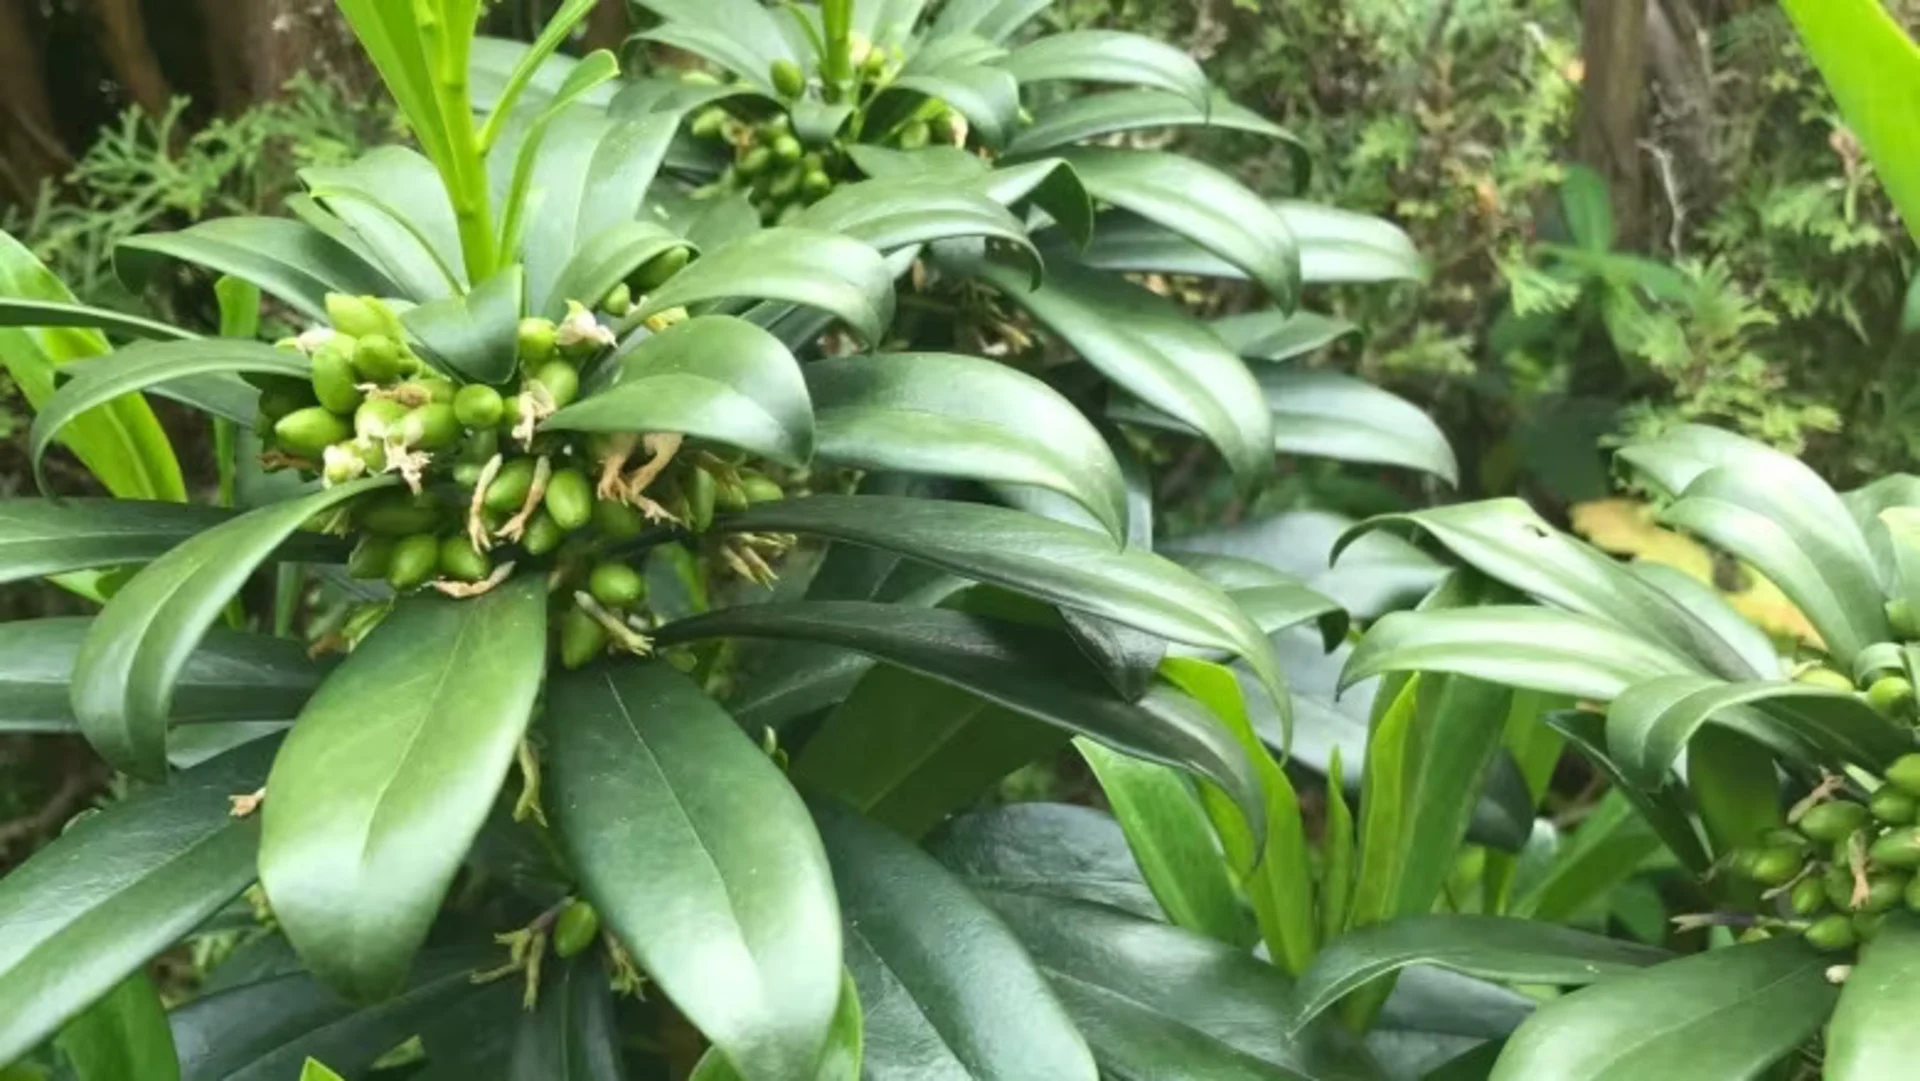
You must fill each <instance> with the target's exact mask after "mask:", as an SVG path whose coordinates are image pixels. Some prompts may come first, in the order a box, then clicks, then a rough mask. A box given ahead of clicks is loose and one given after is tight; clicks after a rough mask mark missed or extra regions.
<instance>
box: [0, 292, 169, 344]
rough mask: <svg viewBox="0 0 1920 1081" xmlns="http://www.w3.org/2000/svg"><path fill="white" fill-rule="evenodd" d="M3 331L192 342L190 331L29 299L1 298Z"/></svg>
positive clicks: (99, 310)
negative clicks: (71, 331)
mask: <svg viewBox="0 0 1920 1081" xmlns="http://www.w3.org/2000/svg"><path fill="white" fill-rule="evenodd" d="M0 327H77V328H84V329H87V330H103V331H111V332H112V333H114V334H116V335H120V336H122V337H127V338H133V339H136V340H150V341H162V342H164V341H192V340H194V339H196V338H198V337H199V336H200V335H198V334H195V333H194V332H193V331H191V330H185V329H182V328H180V327H176V326H173V325H172V324H170V323H162V322H158V321H156V320H153V319H143V318H141V317H140V316H137V315H128V314H127V313H125V312H117V311H114V310H112V309H111V308H95V307H92V306H90V305H86V304H76V303H72V302H70V301H65V300H47V299H41V298H38V297H30V296H25V297H22V296H0Z"/></svg>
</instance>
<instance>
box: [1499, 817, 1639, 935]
mask: <svg viewBox="0 0 1920 1081" xmlns="http://www.w3.org/2000/svg"><path fill="white" fill-rule="evenodd" d="M1659 850H1660V837H1659V835H1658V834H1657V833H1655V832H1654V831H1653V829H1652V827H1650V826H1649V825H1647V823H1646V821H1645V820H1644V819H1642V818H1641V817H1640V816H1639V815H1638V813H1637V812H1636V811H1635V810H1634V808H1633V805H1632V803H1630V802H1629V801H1628V800H1627V798H1626V797H1625V796H1624V795H1622V794H1621V793H1620V792H1618V791H1613V792H1609V793H1608V794H1607V795H1605V796H1603V797H1601V799H1600V802H1599V804H1598V805H1596V807H1595V809H1594V811H1593V813H1591V814H1589V815H1588V816H1587V817H1586V818H1584V819H1582V820H1581V822H1580V826H1579V828H1578V829H1577V830H1575V831H1574V833H1573V836H1572V837H1571V838H1569V839H1563V840H1562V841H1561V842H1560V845H1559V848H1558V849H1557V850H1556V851H1555V852H1554V853H1553V856H1552V863H1551V864H1549V865H1548V866H1547V867H1546V868H1545V869H1544V870H1543V871H1542V872H1541V874H1540V876H1539V877H1538V878H1536V879H1533V880H1531V881H1523V882H1520V883H1518V885H1520V887H1521V892H1520V893H1519V895H1518V896H1517V897H1516V898H1515V899H1514V901H1513V904H1512V906H1511V914H1512V915H1515V916H1519V917H1523V918H1530V919H1537V920H1548V921H1552V922H1556V923H1557V922H1565V921H1568V920H1571V919H1573V918H1574V917H1576V916H1579V915H1582V914H1583V913H1584V912H1585V911H1586V910H1589V909H1591V908H1593V907H1594V906H1596V905H1598V904H1600V903H1603V902H1604V900H1605V898H1606V897H1607V895H1608V894H1609V893H1611V892H1612V890H1613V888H1614V887H1616V886H1618V885H1620V884H1621V883H1622V882H1625V881H1627V879H1629V878H1631V877H1632V876H1633V875H1634V873H1635V872H1637V871H1638V870H1639V869H1640V866H1641V865H1642V864H1644V863H1645V862H1646V861H1647V858H1648V857H1650V856H1652V855H1653V854H1654V853H1655V852H1658V851H1659Z"/></svg>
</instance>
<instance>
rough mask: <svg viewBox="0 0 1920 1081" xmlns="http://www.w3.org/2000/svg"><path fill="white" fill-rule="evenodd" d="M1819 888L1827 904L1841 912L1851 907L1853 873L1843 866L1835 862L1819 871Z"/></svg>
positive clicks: (1849, 909)
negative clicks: (1825, 896)
mask: <svg viewBox="0 0 1920 1081" xmlns="http://www.w3.org/2000/svg"><path fill="white" fill-rule="evenodd" d="M1820 888H1821V890H1822V892H1824V893H1825V894H1826V895H1827V903H1828V904H1830V905H1832V906H1833V907H1835V908H1837V909H1840V910H1841V911H1842V912H1847V911H1851V910H1852V909H1853V875H1852V873H1851V872H1849V871H1848V870H1847V868H1846V867H1845V866H1843V865H1840V864H1835V865H1833V866H1831V867H1828V868H1827V869H1826V870H1825V871H1823V872H1821V875H1820Z"/></svg>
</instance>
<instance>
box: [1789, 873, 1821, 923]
mask: <svg viewBox="0 0 1920 1081" xmlns="http://www.w3.org/2000/svg"><path fill="white" fill-rule="evenodd" d="M1826 906H1827V888H1826V886H1825V884H1824V883H1822V882H1821V881H1820V879H1818V878H1803V879H1801V880H1800V881H1798V882H1796V883H1794V885H1793V892H1792V893H1790V894H1788V895H1787V907H1788V908H1790V909H1791V910H1792V911H1793V914H1794V915H1796V916H1811V915H1813V914H1814V913H1815V912H1818V911H1820V910H1821V909H1823V908H1825V907H1826Z"/></svg>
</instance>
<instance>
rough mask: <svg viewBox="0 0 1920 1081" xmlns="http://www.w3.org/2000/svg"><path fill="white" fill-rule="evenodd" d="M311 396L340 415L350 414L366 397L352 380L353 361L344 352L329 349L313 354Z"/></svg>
mask: <svg viewBox="0 0 1920 1081" xmlns="http://www.w3.org/2000/svg"><path fill="white" fill-rule="evenodd" d="M313 396H314V397H315V398H317V399H319V401H320V404H321V405H324V406H326V407H327V408H328V409H329V410H331V411H333V412H335V413H339V414H341V415H342V416H352V415H353V411H354V410H356V409H358V408H360V403H361V401H362V400H364V399H365V397H366V396H365V395H363V394H361V393H360V388H359V386H358V385H356V384H355V382H354V374H353V363H352V362H351V361H349V360H348V359H347V357H346V355H345V354H343V353H339V352H336V351H334V350H331V349H322V350H320V352H318V353H316V354H314V357H313Z"/></svg>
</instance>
